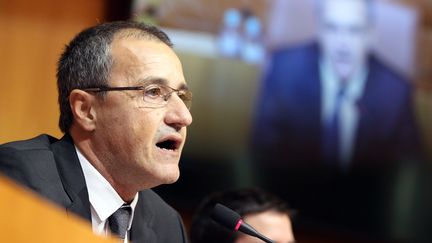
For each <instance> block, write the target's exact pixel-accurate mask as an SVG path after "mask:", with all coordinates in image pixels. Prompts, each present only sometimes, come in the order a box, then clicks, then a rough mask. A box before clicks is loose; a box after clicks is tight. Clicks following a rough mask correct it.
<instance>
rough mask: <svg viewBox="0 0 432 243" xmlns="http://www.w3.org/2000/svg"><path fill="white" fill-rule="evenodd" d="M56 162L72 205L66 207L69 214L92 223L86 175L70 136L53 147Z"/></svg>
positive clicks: (66, 136)
mask: <svg viewBox="0 0 432 243" xmlns="http://www.w3.org/2000/svg"><path fill="white" fill-rule="evenodd" d="M52 151H53V153H54V157H55V161H56V163H57V168H58V171H59V175H60V178H61V180H62V183H63V187H64V189H65V191H66V193H67V194H68V196H69V198H70V200H71V204H70V205H65V206H66V210H67V211H68V212H72V213H74V214H77V215H79V216H81V217H83V218H85V219H87V220H89V221H91V213H90V202H89V197H88V192H87V187H86V184H85V179H84V174H83V172H82V169H81V165H80V163H79V160H78V156H77V154H76V151H75V147H74V144H73V141H72V138H71V137H70V135H68V134H66V135H65V136H63V138H62V139H60V140H59V141H58V142H56V143H54V144H53V145H52Z"/></svg>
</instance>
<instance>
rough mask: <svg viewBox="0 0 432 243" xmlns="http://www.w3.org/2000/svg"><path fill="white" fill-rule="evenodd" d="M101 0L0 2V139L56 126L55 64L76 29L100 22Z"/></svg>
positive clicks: (53, 129)
mask: <svg viewBox="0 0 432 243" xmlns="http://www.w3.org/2000/svg"><path fill="white" fill-rule="evenodd" d="M105 5H106V4H105V1H104V0H90V1H88V0H73V1H61V0H37V1H25V0H13V1H9V0H0V143H4V142H7V141H11V140H16V139H24V138H28V137H30V136H35V135H38V134H40V133H50V134H52V135H55V136H57V137H58V136H61V133H60V131H59V129H58V126H57V121H58V106H57V90H56V83H55V82H56V79H55V72H56V62H57V59H58V57H59V55H60V53H61V51H62V50H63V47H64V45H65V44H66V43H67V42H68V41H69V40H70V39H71V38H72V37H73V36H74V35H75V34H76V33H77V32H79V31H80V30H81V29H83V28H85V27H87V26H90V25H93V24H95V23H97V22H101V21H103V20H104V16H105V7H106V6H105Z"/></svg>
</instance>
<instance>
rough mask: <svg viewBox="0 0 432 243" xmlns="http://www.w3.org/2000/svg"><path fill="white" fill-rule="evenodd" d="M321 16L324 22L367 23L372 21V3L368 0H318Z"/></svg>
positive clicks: (340, 23)
mask: <svg viewBox="0 0 432 243" xmlns="http://www.w3.org/2000/svg"><path fill="white" fill-rule="evenodd" d="M318 1H319V2H320V3H319V12H320V14H319V17H320V18H321V22H322V23H323V24H326V23H332V24H335V25H346V24H357V25H360V24H361V25H367V24H369V22H370V18H371V16H372V14H371V11H372V10H371V8H372V6H371V3H370V1H368V0H318Z"/></svg>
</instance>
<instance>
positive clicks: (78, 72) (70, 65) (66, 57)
mask: <svg viewBox="0 0 432 243" xmlns="http://www.w3.org/2000/svg"><path fill="white" fill-rule="evenodd" d="M118 34H121V35H119V38H139V39H149V40H156V41H160V42H163V43H165V44H166V45H168V46H170V47H172V43H171V41H170V39H169V38H168V36H167V35H166V34H165V33H164V32H163V31H161V30H160V29H158V28H157V27H154V26H151V25H147V24H144V23H138V22H133V21H117V22H110V23H103V24H100V25H96V26H94V27H90V28H88V29H85V30H83V31H82V32H81V33H79V34H78V35H77V36H75V38H74V39H73V40H72V41H71V42H70V43H69V45H67V46H66V48H65V50H64V52H63V53H62V55H61V57H60V59H59V62H58V65H57V88H58V93H59V94H58V95H59V96H58V102H59V106H60V119H59V127H60V130H61V131H62V132H64V133H66V132H69V129H70V127H71V126H72V123H73V114H72V111H71V108H70V103H69V94H70V92H71V91H72V90H73V89H85V88H90V87H100V86H107V80H108V78H109V76H110V74H111V70H112V66H113V59H112V56H111V54H110V50H111V43H112V41H113V39H114V37H115V36H117V35H118Z"/></svg>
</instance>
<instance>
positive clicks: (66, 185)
mask: <svg viewBox="0 0 432 243" xmlns="http://www.w3.org/2000/svg"><path fill="white" fill-rule="evenodd" d="M171 46H172V44H171V42H170V40H169V38H168V37H167V36H166V34H165V33H163V32H162V31H161V30H159V29H157V28H155V27H152V26H148V25H145V24H141V23H136V22H112V23H105V24H100V25H97V26H94V27H91V28H88V29H86V30H84V31H82V32H81V33H79V34H78V35H77V36H76V37H75V38H74V39H73V40H72V41H71V42H70V43H69V45H68V46H66V49H65V51H64V52H63V54H62V55H61V57H60V60H59V62H58V70H57V82H58V91H59V105H60V122H59V125H60V129H61V130H62V131H63V132H64V133H65V135H64V136H63V138H61V139H60V140H58V139H56V138H53V137H51V136H49V135H45V134H44V135H40V136H38V137H36V138H33V139H30V140H25V141H18V142H12V143H8V144H4V145H2V146H0V171H2V172H3V173H5V174H6V175H8V176H9V177H11V178H13V179H15V180H17V181H18V182H20V183H22V184H24V185H25V186H27V187H29V188H31V189H33V190H35V191H36V192H38V193H40V194H41V195H43V196H45V197H47V198H48V199H50V200H52V201H54V202H55V203H57V204H59V205H61V206H62V207H64V208H65V209H66V210H67V211H68V212H72V213H75V214H78V215H80V216H82V217H84V218H85V219H87V220H89V221H91V223H92V228H93V231H94V232H95V233H97V234H102V235H106V234H109V232H111V233H113V234H114V235H117V236H118V237H120V238H121V239H122V240H121V241H124V242H131V241H132V242H135V243H138V242H146V243H148V242H166V243H173V242H186V241H187V240H186V234H185V231H184V227H183V224H182V220H181V218H180V216H179V214H178V213H177V212H176V211H175V210H174V209H172V208H171V207H170V206H168V205H167V204H166V203H165V202H164V201H163V200H162V199H161V198H160V197H159V196H158V195H156V194H155V193H154V192H153V191H152V190H151V188H153V187H155V186H158V185H160V184H168V183H173V182H175V181H176V180H177V179H178V177H179V167H178V163H179V159H180V154H181V151H182V148H183V145H184V143H185V139H186V127H187V126H189V125H190V124H191V122H192V116H191V114H190V112H189V108H190V105H191V101H192V100H191V99H192V95H191V92H190V91H189V90H188V88H187V85H186V82H185V78H184V76H183V71H182V66H181V63H180V61H179V59H178V58H177V56H176V55H175V54H174V52H173V50H172V49H171Z"/></svg>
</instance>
